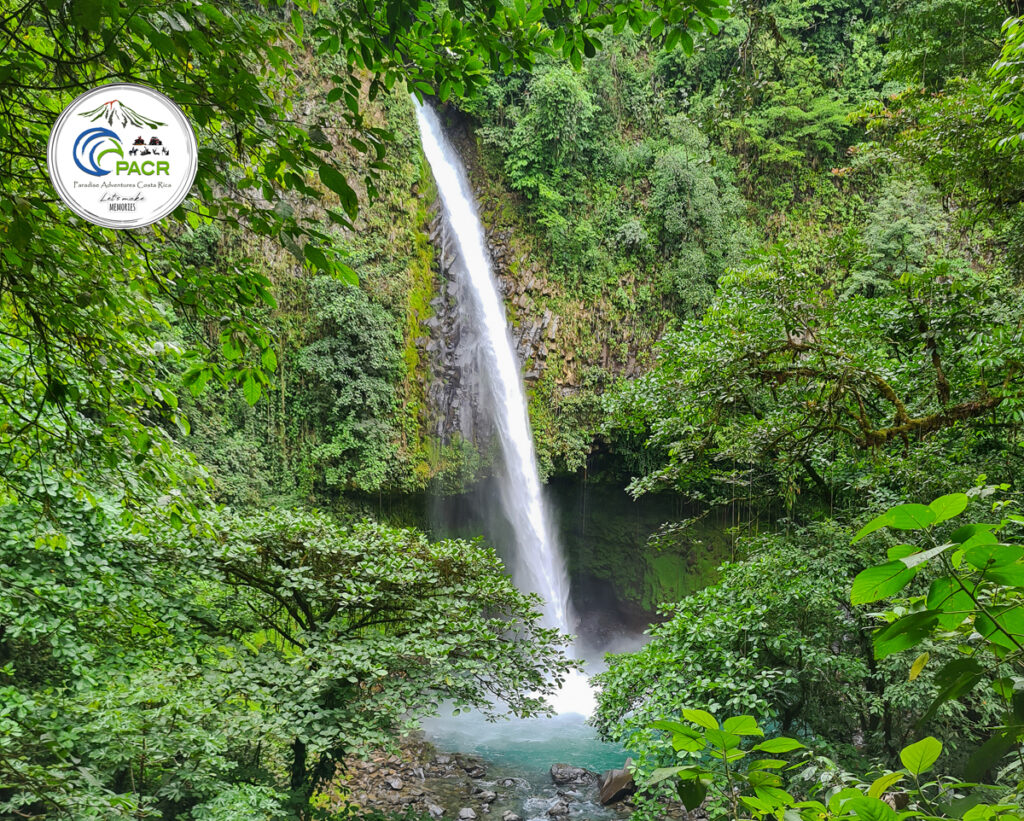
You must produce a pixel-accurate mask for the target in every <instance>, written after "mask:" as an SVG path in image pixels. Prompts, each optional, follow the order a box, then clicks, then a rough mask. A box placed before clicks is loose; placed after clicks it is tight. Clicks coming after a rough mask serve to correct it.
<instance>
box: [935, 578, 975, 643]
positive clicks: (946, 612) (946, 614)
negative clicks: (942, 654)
mask: <svg viewBox="0 0 1024 821" xmlns="http://www.w3.org/2000/svg"><path fill="white" fill-rule="evenodd" d="M927 607H928V609H929V610H938V611H939V614H938V616H937V618H938V622H939V624H940V625H941V626H942V628H943V629H945V630H951V629H953V628H954V627H956V626H957V625H958V624H961V623H962V622H963V620H964V619H965V618H967V616H968V615H969V614H970V613H972V612H973V611H974V601H973V600H972V599H971V596H970V594H969V593H968V592H967V591H966V590H964V589H963V587H961V586H960V582H959V581H957V579H956V578H953V577H951V576H942V577H940V578H938V579H936V580H935V581H933V582H932V584H931V587H930V588H929V589H928V599H927Z"/></svg>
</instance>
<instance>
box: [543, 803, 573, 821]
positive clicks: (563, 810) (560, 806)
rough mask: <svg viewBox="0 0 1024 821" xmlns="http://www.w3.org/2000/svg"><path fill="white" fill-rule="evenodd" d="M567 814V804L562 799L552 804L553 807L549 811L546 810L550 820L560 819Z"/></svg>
mask: <svg viewBox="0 0 1024 821" xmlns="http://www.w3.org/2000/svg"><path fill="white" fill-rule="evenodd" d="M568 814H569V802H568V801H566V800H564V799H562V800H561V801H556V802H555V803H554V806H552V807H551V809H549V810H548V815H550V816H551V817H552V818H560V817H561V816H563V815H568Z"/></svg>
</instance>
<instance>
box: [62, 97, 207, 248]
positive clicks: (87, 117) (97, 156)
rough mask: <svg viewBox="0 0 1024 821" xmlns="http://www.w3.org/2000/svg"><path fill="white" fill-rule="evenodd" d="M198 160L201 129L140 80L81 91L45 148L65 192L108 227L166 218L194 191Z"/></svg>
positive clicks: (81, 211)
mask: <svg viewBox="0 0 1024 821" xmlns="http://www.w3.org/2000/svg"><path fill="white" fill-rule="evenodd" d="M198 162H199V149H198V146H197V144H196V135H195V132H194V131H193V130H192V126H191V124H190V123H189V121H188V120H187V119H185V115H184V114H183V113H182V111H181V109H180V108H178V106H177V105H175V104H174V103H173V102H171V100H169V99H168V98H167V97H165V96H164V95H163V94H161V93H160V92H159V91H154V90H153V89H151V88H146V87H145V86H140V85H135V84H133V83H117V84H114V85H108V86H100V87H99V88H94V89H93V90H92V91H87V92H86V93H85V94H82V95H81V96H80V97H78V98H77V99H76V100H75V101H74V102H73V103H72V104H71V105H69V106H68V107H67V108H65V109H64V111H62V112H61V115H60V117H58V118H57V122H56V124H55V125H54V127H53V131H51V132H50V142H49V144H48V145H47V147H46V164H47V168H48V169H49V171H50V179H51V180H53V187H54V188H56V189H57V193H58V194H59V195H60V198H61V199H62V200H64V202H65V203H66V204H67V206H68V207H69V208H70V209H71V210H72V211H74V212H75V213H76V214H78V215H79V216H80V217H84V218H85V219H87V220H89V221H90V222H95V223H96V224H97V225H103V226H105V227H107V228H141V227H142V226H144V225H150V224H151V223H154V222H156V221H157V220H159V219H162V218H163V217H166V216H167V215H168V214H169V213H171V211H173V210H174V209H175V208H177V207H178V206H179V205H181V203H182V201H183V200H184V199H185V197H187V196H188V192H189V190H190V189H191V188H192V182H193V181H194V180H195V178H196V167H197V166H198Z"/></svg>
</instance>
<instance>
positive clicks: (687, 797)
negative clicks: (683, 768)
mask: <svg viewBox="0 0 1024 821" xmlns="http://www.w3.org/2000/svg"><path fill="white" fill-rule="evenodd" d="M676 792H678V793H679V800H680V801H682V802H683V806H684V807H686V809H687V810H690V811H693V810H695V809H697V807H699V806H700V805H701V804H703V803H704V799H705V798H707V796H708V788H707V786H706V785H705V784H704V782H703V781H701V780H700V779H693V780H691V781H680V782H679V784H678V786H677V787H676Z"/></svg>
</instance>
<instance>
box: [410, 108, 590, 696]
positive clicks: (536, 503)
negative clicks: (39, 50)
mask: <svg viewBox="0 0 1024 821" xmlns="http://www.w3.org/2000/svg"><path fill="white" fill-rule="evenodd" d="M413 104H414V105H415V107H416V118H417V122H418V124H419V129H420V141H421V143H422V145H423V153H424V154H425V155H426V158H427V162H428V163H429V164H430V168H431V171H432V172H433V174H434V180H435V181H436V183H437V188H438V191H439V193H440V195H441V202H442V205H443V207H444V219H445V221H446V222H447V226H448V229H449V230H450V232H451V235H452V237H453V239H454V242H455V246H456V250H457V252H458V257H457V260H456V263H455V264H456V266H457V269H456V275H457V276H461V277H463V278H464V280H465V284H466V286H467V288H466V291H467V292H468V293H469V294H470V301H471V304H470V305H467V306H465V308H464V309H465V311H466V317H467V319H468V321H469V322H470V323H471V324H472V325H473V327H474V330H475V332H476V334H475V335H476V337H477V339H478V340H479V344H480V353H481V355H482V358H483V362H482V363H481V365H482V367H481V368H480V372H481V375H482V381H483V383H484V387H485V389H486V398H487V400H488V404H487V407H488V409H489V411H490V413H491V415H492V417H493V421H494V425H495V427H496V428H497V431H498V438H499V440H500V442H501V451H502V456H503V461H504V466H503V473H502V475H501V476H500V477H499V486H500V497H501V504H502V509H503V512H504V514H505V516H506V518H507V519H508V521H509V523H510V524H511V526H512V531H513V534H514V540H515V553H514V561H513V568H512V577H513V579H514V580H515V582H516V584H517V585H518V586H519V588H520V589H523V590H526V591H528V592H532V593H537V594H539V595H540V596H541V598H543V600H544V611H543V613H544V620H545V622H546V624H547V625H548V626H550V627H556V628H558V629H559V630H561V631H562V632H564V633H571V632H574V631H573V625H572V609H571V606H570V603H569V574H568V572H567V571H566V567H565V559H564V557H563V556H562V552H561V550H560V548H559V544H558V539H557V537H556V535H555V533H554V530H553V529H552V527H551V517H550V515H549V513H548V510H547V506H546V504H545V500H544V493H543V489H542V487H541V483H540V476H539V475H538V473H537V460H536V455H535V453H534V447H533V434H532V432H531V430H530V418H529V414H528V413H527V407H526V397H525V395H524V393H523V385H522V378H521V376H520V373H519V363H518V361H517V359H516V355H515V351H514V349H513V347H512V340H511V338H510V336H509V332H508V323H507V321H506V318H505V308H504V303H503V302H502V300H501V296H500V294H499V292H498V287H497V283H496V282H495V277H494V272H493V270H492V268H491V260H490V255H489V254H488V252H487V245H486V242H485V238H484V227H483V224H482V223H481V221H480V217H479V214H478V213H477V207H476V202H475V199H474V197H473V193H472V189H471V188H470V185H469V179H468V177H467V175H466V171H465V169H464V168H463V165H462V161H461V160H460V158H459V155H458V153H457V152H456V151H455V149H454V148H453V147H452V145H451V143H449V142H448V140H447V138H446V137H445V135H444V132H443V130H442V129H441V123H440V122H439V121H438V118H437V115H436V114H435V113H434V111H433V110H432V109H431V108H430V107H428V106H424V105H421V104H420V103H419V102H417V101H416V100H415V99H414V100H413ZM552 706H554V708H555V710H556V711H557V712H559V713H563V712H578V713H582V714H583V715H589V714H590V713H591V712H592V711H593V709H594V696H593V693H592V691H591V689H590V687H589V685H588V683H587V681H586V678H585V677H584V676H582V675H580V674H574V675H572V676H570V677H569V679H568V680H567V681H566V683H565V685H564V686H563V687H562V689H561V691H560V692H559V694H558V696H557V697H556V698H554V699H553V705H552Z"/></svg>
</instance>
